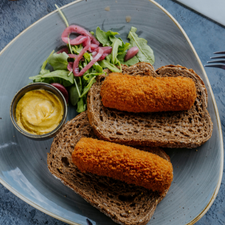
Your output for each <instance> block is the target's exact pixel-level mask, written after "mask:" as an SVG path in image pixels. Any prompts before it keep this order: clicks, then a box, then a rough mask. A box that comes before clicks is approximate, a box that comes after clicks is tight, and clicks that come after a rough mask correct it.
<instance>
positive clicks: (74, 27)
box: [61, 25, 99, 46]
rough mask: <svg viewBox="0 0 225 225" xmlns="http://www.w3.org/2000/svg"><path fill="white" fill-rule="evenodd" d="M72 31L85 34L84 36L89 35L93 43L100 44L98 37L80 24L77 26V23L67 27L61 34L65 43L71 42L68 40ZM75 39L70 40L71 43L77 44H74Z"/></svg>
mask: <svg viewBox="0 0 225 225" xmlns="http://www.w3.org/2000/svg"><path fill="white" fill-rule="evenodd" d="M71 33H78V34H81V35H83V36H86V37H89V38H90V39H91V42H92V43H93V44H96V45H98V46H99V42H98V41H97V40H96V38H95V37H94V36H93V35H92V34H91V33H90V32H88V31H87V30H85V29H84V28H82V27H80V26H77V25H71V26H69V27H67V28H66V29H65V30H64V31H63V33H62V35H61V38H62V40H63V41H64V42H65V43H67V44H68V43H69V42H68V36H69V35H70V34H71ZM79 37H80V36H78V37H77V38H79ZM77 38H75V39H77ZM75 39H73V40H70V44H71V45H75V44H73V41H74V40H75ZM78 40H79V39H78Z"/></svg>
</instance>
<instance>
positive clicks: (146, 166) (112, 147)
mask: <svg viewBox="0 0 225 225" xmlns="http://www.w3.org/2000/svg"><path fill="white" fill-rule="evenodd" d="M72 160H73V163H74V164H75V165H76V166H77V167H78V169H79V170H80V171H81V172H90V173H93V174H97V175H99V176H108V177H111V178H114V179H117V180H120V181H124V182H126V183H128V184H135V185H137V186H142V187H145V188H147V189H149V190H152V191H158V192H159V193H163V192H164V191H165V190H166V189H168V188H169V187H170V185H171V182H172V180H173V167H172V164H171V163H170V162H168V161H167V160H165V159H163V158H161V157H159V156H158V155H155V154H152V153H150V152H145V151H141V150H138V149H135V148H132V147H128V146H125V145H119V144H115V143H111V142H107V141H101V140H97V139H92V138H81V139H80V141H79V142H78V143H77V145H76V146H75V149H74V151H73V153H72Z"/></svg>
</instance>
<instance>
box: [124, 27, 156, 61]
mask: <svg viewBox="0 0 225 225" xmlns="http://www.w3.org/2000/svg"><path fill="white" fill-rule="evenodd" d="M136 31H137V28H135V27H131V30H130V32H129V34H128V38H129V39H130V44H131V47H133V46H137V47H138V48H139V52H138V54H137V58H138V59H139V61H140V62H149V63H151V64H154V62H155V57H154V52H153V50H152V49H151V47H150V46H149V45H148V44H147V40H145V39H144V38H139V37H138V35H137V34H136Z"/></svg>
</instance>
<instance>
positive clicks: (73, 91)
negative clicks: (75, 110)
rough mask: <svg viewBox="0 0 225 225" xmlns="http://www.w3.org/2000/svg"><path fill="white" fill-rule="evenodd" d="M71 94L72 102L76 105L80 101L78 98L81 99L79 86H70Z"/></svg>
mask: <svg viewBox="0 0 225 225" xmlns="http://www.w3.org/2000/svg"><path fill="white" fill-rule="evenodd" d="M69 95H70V103H71V104H72V105H73V106H75V105H76V104H77V103H78V100H79V94H78V92H77V88H76V87H75V85H73V86H71V87H70V89H69Z"/></svg>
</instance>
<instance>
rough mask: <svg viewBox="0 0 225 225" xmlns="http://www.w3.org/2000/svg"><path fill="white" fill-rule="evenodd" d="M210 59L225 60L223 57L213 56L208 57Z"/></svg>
mask: <svg viewBox="0 0 225 225" xmlns="http://www.w3.org/2000/svg"><path fill="white" fill-rule="evenodd" d="M210 59H225V55H221V56H213V57H210Z"/></svg>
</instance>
